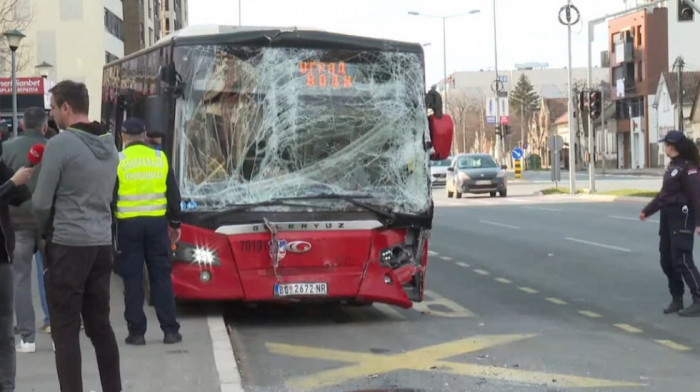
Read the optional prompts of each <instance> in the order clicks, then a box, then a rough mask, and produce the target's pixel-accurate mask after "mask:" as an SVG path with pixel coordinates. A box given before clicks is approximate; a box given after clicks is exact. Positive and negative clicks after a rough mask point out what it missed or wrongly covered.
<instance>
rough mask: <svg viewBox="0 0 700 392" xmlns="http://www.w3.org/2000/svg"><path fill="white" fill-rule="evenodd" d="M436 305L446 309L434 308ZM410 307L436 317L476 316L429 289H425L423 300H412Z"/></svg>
mask: <svg viewBox="0 0 700 392" xmlns="http://www.w3.org/2000/svg"><path fill="white" fill-rule="evenodd" d="M436 305H438V306H439V307H444V308H447V309H448V311H445V310H442V309H439V308H436V307H435V306H436ZM412 309H413V310H415V311H418V312H421V313H423V314H429V315H431V316H438V317H450V318H463V317H474V316H476V314H474V313H473V312H472V311H470V310H469V309H467V308H465V307H463V306H462V305H460V304H458V303H456V302H454V301H452V300H450V299H447V298H445V297H443V296H442V295H440V294H438V293H436V292H434V291H431V290H425V298H424V299H423V302H414V303H413V307H412Z"/></svg>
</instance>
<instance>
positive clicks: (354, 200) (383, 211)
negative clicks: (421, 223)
mask: <svg viewBox="0 0 700 392" xmlns="http://www.w3.org/2000/svg"><path fill="white" fill-rule="evenodd" d="M372 197H373V196H372V195H367V194H357V195H344V194H341V193H319V194H316V195H309V196H294V197H284V198H277V199H272V200H270V201H275V200H277V201H285V200H319V199H337V200H344V201H347V202H348V203H350V204H353V205H355V206H358V207H360V208H364V209H365V210H367V211H371V212H374V213H375V214H377V215H379V216H382V217H384V218H386V219H389V222H391V221H393V220H394V219H395V216H394V213H393V212H392V211H391V210H390V209H387V208H381V207H378V206H375V205H372V204H369V203H365V202H363V201H360V200H358V199H369V198H372Z"/></svg>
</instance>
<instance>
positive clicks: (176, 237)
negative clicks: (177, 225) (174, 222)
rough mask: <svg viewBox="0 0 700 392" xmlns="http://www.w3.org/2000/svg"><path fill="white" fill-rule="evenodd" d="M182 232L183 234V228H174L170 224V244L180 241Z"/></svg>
mask: <svg viewBox="0 0 700 392" xmlns="http://www.w3.org/2000/svg"><path fill="white" fill-rule="evenodd" d="M181 234H182V230H180V229H174V228H172V227H170V226H168V236H169V237H170V244H172V245H174V244H175V243H176V242H178V241H180V235H181Z"/></svg>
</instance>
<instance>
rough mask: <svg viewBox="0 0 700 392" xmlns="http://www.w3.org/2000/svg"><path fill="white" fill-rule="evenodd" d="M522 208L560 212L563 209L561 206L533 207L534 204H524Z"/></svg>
mask: <svg viewBox="0 0 700 392" xmlns="http://www.w3.org/2000/svg"><path fill="white" fill-rule="evenodd" d="M520 208H524V209H527V210H539V211H554V212H560V211H563V210H562V209H561V208H548V207H532V206H522V207H520Z"/></svg>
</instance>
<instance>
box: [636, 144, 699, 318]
mask: <svg viewBox="0 0 700 392" xmlns="http://www.w3.org/2000/svg"><path fill="white" fill-rule="evenodd" d="M678 134H680V135H678ZM684 138H685V136H684V135H683V134H682V133H680V132H678V131H670V132H668V134H667V136H666V137H665V138H664V140H663V141H665V142H666V143H670V144H674V143H677V142H679V141H680V140H682V139H684ZM657 211H660V212H661V213H660V215H661V219H660V224H659V235H660V237H661V238H660V242H659V252H660V254H661V255H660V256H661V268H662V269H663V271H664V274H666V277H667V278H668V288H669V291H670V292H671V296H672V297H673V300H672V302H671V304H670V305H669V306H668V307H667V308H666V309H664V313H674V312H676V311H678V313H679V315H681V316H700V273H698V269H697V268H696V266H695V263H694V261H693V241H694V236H695V228H696V222H697V223H700V169H698V167H697V166H695V164H693V163H692V162H689V161H686V160H683V159H682V158H680V157H675V158H673V159H672V160H671V163H670V164H669V166H668V169H667V170H666V173H665V175H664V179H663V185H662V187H661V191H660V192H659V194H657V195H656V197H655V198H654V199H653V200H652V201H651V202H650V203H649V204H648V205H647V206H646V207H645V208H644V209H643V210H642V212H643V213H644V215H645V216H646V217H649V216H650V215H652V214H654V213H656V212H657ZM683 281H685V284H686V285H688V290H689V291H690V293H691V294H692V296H693V305H692V306H690V307H688V308H686V309H683V294H684V285H683Z"/></svg>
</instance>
